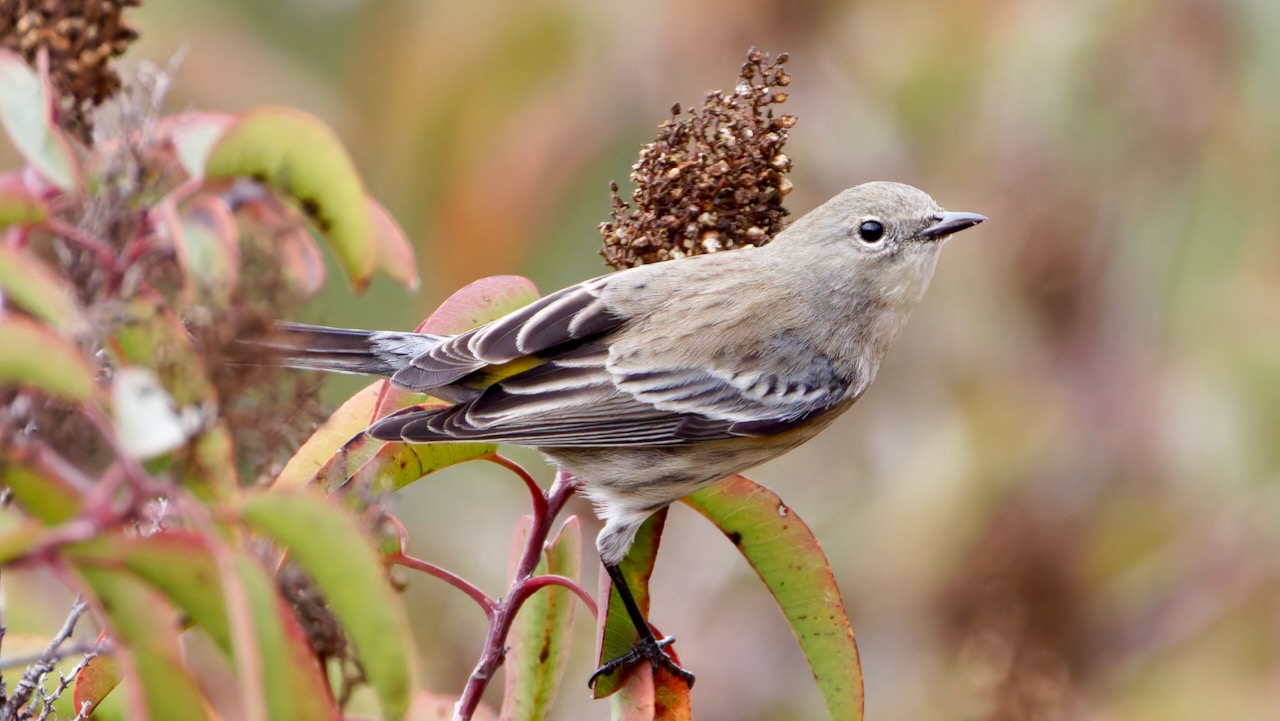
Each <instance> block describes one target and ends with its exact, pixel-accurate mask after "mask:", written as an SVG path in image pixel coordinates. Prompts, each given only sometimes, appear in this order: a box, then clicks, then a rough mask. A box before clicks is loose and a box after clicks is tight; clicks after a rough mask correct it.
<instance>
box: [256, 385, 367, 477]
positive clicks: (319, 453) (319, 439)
mask: <svg viewBox="0 0 1280 721" xmlns="http://www.w3.org/2000/svg"><path fill="white" fill-rule="evenodd" d="M383 385H384V383H383V382H382V381H376V382H374V383H370V384H369V385H367V386H365V387H364V388H363V389H361V390H360V391H359V392H357V393H356V394H355V395H353V396H351V397H350V398H348V399H347V400H346V402H344V403H343V404H342V405H341V406H338V410H336V411H334V412H333V415H331V416H329V419H328V420H326V421H325V422H324V424H323V425H321V426H320V427H319V428H317V429H316V431H315V433H312V434H311V437H310V438H308V439H307V440H306V442H305V443H303V444H302V446H301V447H300V448H298V450H297V451H296V452H295V453H294V454H293V457H292V458H290V459H289V462H288V463H286V464H285V466H284V470H282V471H280V475H279V476H277V477H276V481H275V488H277V489H288V488H302V487H303V486H306V485H307V484H308V483H310V482H312V480H313V479H315V480H316V482H317V483H318V484H320V485H321V487H327V486H328V485H330V483H331V482H332V479H335V478H339V477H340V480H338V481H337V483H339V484H340V483H341V482H342V481H345V480H346V479H347V478H348V477H350V475H351V474H352V473H354V472H355V471H356V470H357V469H359V467H360V466H361V465H363V464H364V463H365V461H367V460H368V459H369V458H372V457H373V454H374V453H376V452H377V449H378V447H379V445H377V444H375V443H374V442H372V439H368V440H366V439H365V437H364V436H362V435H357V434H359V433H360V431H362V430H364V429H365V428H367V427H368V426H369V423H370V422H371V421H372V419H373V408H374V405H375V404H376V403H377V402H378V393H379V391H380V390H381V389H382V387H383ZM348 444H350V445H351V447H350V448H347V447H346V446H347V445H348ZM366 449H367V450H366Z"/></svg>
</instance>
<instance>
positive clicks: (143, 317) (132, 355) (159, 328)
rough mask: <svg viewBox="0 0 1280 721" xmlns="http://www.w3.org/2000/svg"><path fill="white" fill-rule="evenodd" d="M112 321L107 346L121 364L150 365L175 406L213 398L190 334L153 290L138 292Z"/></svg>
mask: <svg viewBox="0 0 1280 721" xmlns="http://www.w3.org/2000/svg"><path fill="white" fill-rule="evenodd" d="M113 320H115V321H116V322H115V335H114V336H113V337H112V338H111V341H112V342H111V344H110V348H111V349H112V351H113V352H114V354H115V355H116V357H117V359H118V360H120V361H122V363H121V365H135V366H142V367H143V368H150V369H151V370H153V371H155V372H156V375H157V376H159V378H160V384H161V385H162V386H163V387H164V389H165V390H166V391H168V393H169V395H171V396H172V397H173V403H174V405H175V406H177V407H178V408H186V407H188V406H195V407H199V406H201V405H202V404H203V403H204V402H205V401H207V400H209V399H212V398H214V396H215V393H214V390H213V385H212V384H211V383H210V382H209V374H208V372H207V371H206V369H205V361H204V358H203V356H201V354H200V353H198V352H197V351H196V349H195V347H194V346H193V345H192V341H191V334H190V333H188V332H187V329H186V326H184V325H183V324H182V321H181V320H179V319H178V317H177V316H175V315H174V314H173V311H172V310H171V309H170V307H169V304H168V303H166V302H165V300H164V299H163V298H161V297H160V296H159V295H158V294H155V293H146V292H143V293H138V294H137V295H136V296H135V297H134V299H133V300H132V301H130V303H129V304H128V306H126V307H125V308H122V309H121V310H120V312H119V315H118V316H117V317H116V318H114V319H113Z"/></svg>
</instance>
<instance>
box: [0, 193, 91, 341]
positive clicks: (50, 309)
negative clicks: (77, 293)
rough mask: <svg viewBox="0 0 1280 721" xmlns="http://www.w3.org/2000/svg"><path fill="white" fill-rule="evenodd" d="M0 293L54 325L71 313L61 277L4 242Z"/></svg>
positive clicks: (64, 322)
mask: <svg viewBox="0 0 1280 721" xmlns="http://www.w3.org/2000/svg"><path fill="white" fill-rule="evenodd" d="M3 203H4V200H3V198H0V205H2V204H3ZM0 297H3V299H4V302H5V303H10V302H12V303H13V304H15V305H18V306H21V307H22V308H24V309H26V311H27V312H29V313H30V314H31V315H33V316H35V317H37V318H39V319H40V320H42V321H44V322H46V323H48V324H49V325H51V326H53V327H55V328H66V327H67V323H68V321H70V319H71V317H72V315H73V314H74V313H75V303H74V302H73V301H72V300H71V293H70V292H69V291H68V289H67V286H66V284H64V283H63V282H62V279H60V278H59V277H58V276H56V275H54V274H53V271H51V270H49V268H48V267H47V266H45V264H44V263H41V262H40V261H39V260H36V258H35V257H34V256H32V255H31V254H29V253H24V252H22V251H20V250H18V249H17V248H10V247H9V246H5V245H0Z"/></svg>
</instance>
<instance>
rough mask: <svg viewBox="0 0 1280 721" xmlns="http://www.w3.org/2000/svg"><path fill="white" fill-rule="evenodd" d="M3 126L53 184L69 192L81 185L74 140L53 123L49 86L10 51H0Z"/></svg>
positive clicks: (27, 157)
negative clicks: (73, 146)
mask: <svg viewBox="0 0 1280 721" xmlns="http://www.w3.org/2000/svg"><path fill="white" fill-rule="evenodd" d="M0 125H3V126H4V129H5V132H6V133H8V135H9V139H10V140H12V141H13V144H14V146H15V147H17V149H18V152H19V153H21V154H22V157H24V158H26V160H27V162H28V163H31V165H32V167H34V168H35V169H36V170H37V171H39V172H40V175H42V176H43V177H44V178H45V179H46V180H48V181H49V182H50V183H53V184H54V185H56V186H58V187H59V188H61V189H63V190H66V191H71V190H74V189H75V188H76V186H78V185H79V184H80V164H79V163H78V162H77V161H76V156H75V153H74V152H73V151H72V149H71V143H70V142H69V141H68V140H67V138H66V136H65V135H64V134H63V133H62V131H61V130H60V129H59V128H58V126H57V125H55V124H54V122H53V98H52V94H51V93H50V92H49V87H48V85H47V84H46V83H44V82H43V81H42V80H41V79H40V76H38V75H36V72H35V71H34V70H32V69H31V67H30V66H28V65H27V63H26V61H24V60H23V59H22V58H21V57H20V56H18V55H17V54H15V53H13V52H11V51H9V50H0Z"/></svg>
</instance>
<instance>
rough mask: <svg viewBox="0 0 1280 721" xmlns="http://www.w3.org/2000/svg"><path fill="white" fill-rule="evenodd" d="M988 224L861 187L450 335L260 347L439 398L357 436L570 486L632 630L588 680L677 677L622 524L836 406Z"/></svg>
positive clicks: (385, 335) (828, 417)
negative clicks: (476, 453) (788, 219)
mask: <svg viewBox="0 0 1280 721" xmlns="http://www.w3.org/2000/svg"><path fill="white" fill-rule="evenodd" d="M986 220H987V218H986V217H985V216H983V215H979V214H977V213H967V212H948V211H945V210H943V209H942V208H941V207H940V206H939V205H938V204H937V203H936V202H935V201H934V200H933V198H931V197H930V196H929V195H928V194H926V193H925V192H924V191H922V190H920V189H918V188H915V187H912V186H910V185H905V184H901V183H895V182H885V181H877V182H869V183H864V184H861V185H857V186H855V187H853V188H850V189H848V190H845V191H843V192H841V193H839V194H838V195H836V196H834V197H832V198H831V199H830V200H828V201H826V202H825V203H823V204H821V205H819V206H818V207H817V208H815V209H813V210H812V211H810V212H809V213H807V214H805V215H804V216H802V217H800V218H798V219H797V220H795V221H794V222H792V223H791V224H790V225H789V226H787V227H786V228H785V229H783V230H782V231H781V232H779V233H778V234H777V235H776V236H775V237H774V238H773V239H772V241H771V242H769V243H767V244H765V245H762V246H760V247H742V248H737V249H733V250H724V251H720V252H716V253H709V254H704V255H697V256H690V257H685V258H679V259H673V260H668V261H664V262H660V263H653V264H648V265H640V266H637V267H633V268H628V269H625V270H621V271H617V272H614V273H610V274H608V275H602V276H599V277H596V278H592V279H590V280H586V281H583V282H580V283H577V284H575V285H571V286H569V287H567V288H564V289H562V290H559V291H556V292H554V293H551V294H549V295H546V296H544V297H542V298H540V299H539V300H537V301H534V302H533V303H530V304H529V305H527V306H525V307H524V308H521V309H519V310H516V311H514V312H511V313H509V314H507V315H505V316H503V317H501V318H498V319H496V320H494V321H492V322H490V323H487V324H485V325H482V326H480V327H478V328H475V329H473V330H469V331H467V332H465V333H461V334H458V335H451V336H446V335H435V334H429V333H407V332H399V331H380V330H355V329H345V328H329V327H325V326H316V325H306V324H299V323H282V324H281V325H280V327H279V332H278V334H277V335H276V336H273V338H272V339H270V340H268V341H265V342H264V343H263V345H266V346H268V347H269V350H270V351H271V352H272V353H274V355H275V357H274V359H272V362H274V363H277V364H282V365H286V366H291V367H296V368H306V369H314V370H322V371H335V372H343V373H360V374H368V375H375V376H381V377H384V378H388V379H390V381H391V383H392V384H393V385H395V386H398V387H400V388H404V389H407V390H410V391H415V392H420V393H427V394H430V395H431V396H433V397H435V398H439V399H441V400H443V401H445V402H446V403H447V404H448V405H446V406H445V407H435V408H417V407H414V408H410V409H407V410H405V411H403V412H400V413H395V414H392V415H389V416H386V417H384V418H382V419H380V420H377V421H375V422H374V423H373V424H372V425H371V426H370V427H369V428H368V429H367V430H365V433H366V434H367V435H368V436H370V437H372V438H375V439H378V440H382V441H391V442H405V443H441V442H463V443H465V442H484V443H495V442H496V443H511V444H517V445H522V446H529V447H532V448H535V449H537V450H538V451H540V452H541V453H542V454H543V455H544V456H545V457H546V458H548V459H549V460H550V461H551V462H552V463H554V464H555V465H556V466H557V467H558V468H559V470H560V471H561V472H563V473H565V474H568V475H569V476H572V477H573V478H574V479H576V480H577V482H578V483H579V484H580V488H581V491H582V492H583V493H585V495H586V496H587V497H588V498H589V499H590V500H591V501H592V502H593V503H594V505H595V508H596V511H597V514H598V515H599V516H600V518H601V519H602V520H603V521H604V526H603V528H602V529H601V531H600V533H599V535H598V537H597V539H596V549H597V551H598V552H599V555H600V560H601V562H602V563H603V565H604V567H605V569H606V571H607V572H608V573H609V576H610V578H611V579H612V580H613V582H614V586H615V587H616V588H618V591H619V595H620V596H621V598H622V601H623V603H624V605H625V606H626V609H627V611H628V613H629V615H630V617H631V619H632V621H633V622H634V623H635V626H636V630H637V632H638V634H639V636H640V640H639V641H638V643H637V645H636V647H635V648H634V649H633V650H632V652H631V653H630V654H628V656H626V657H624V658H621V659H615V660H614V661H613V662H611V663H610V664H605V666H602V667H601V669H600V670H599V671H597V673H596V674H594V675H593V676H592V678H591V682H592V683H594V681H595V680H596V678H597V677H598V676H599V675H600V674H602V673H610V672H612V671H613V670H614V669H615V668H617V667H618V666H620V665H623V666H625V665H629V664H631V663H634V662H638V661H639V660H640V659H648V660H649V661H650V662H652V663H653V664H655V665H661V666H663V667H665V668H667V669H668V670H670V671H672V672H673V673H675V674H676V675H678V676H679V677H681V678H683V679H685V681H686V682H687V683H689V684H690V685H691V684H692V682H693V675H692V674H691V673H689V672H687V671H685V670H684V669H683V668H681V667H679V666H678V665H677V664H675V662H674V661H673V660H672V659H671V658H670V657H669V656H668V655H667V654H666V653H665V652H664V651H662V648H663V647H664V646H665V645H666V644H668V643H670V641H671V639H663V640H658V639H657V638H655V636H654V635H653V633H652V632H651V630H650V628H649V626H648V623H647V621H646V620H645V618H644V614H643V613H642V612H641V611H640V610H639V608H638V607H637V605H636V604H635V601H634V599H633V597H632V594H631V593H630V591H629V589H628V588H627V586H626V582H625V579H623V577H622V574H621V572H620V571H619V563H620V562H621V561H622V559H623V557H624V556H625V555H626V553H627V550H628V548H629V547H630V546H631V544H632V541H633V540H634V538H635V534H636V531H637V530H638V529H639V528H640V526H641V524H642V523H643V522H644V521H645V520H646V519H647V518H648V517H649V516H650V515H652V514H653V513H655V512H656V511H658V510H660V509H662V508H664V507H666V506H667V505H669V504H671V503H673V502H675V501H677V500H679V499H681V498H683V497H685V496H687V495H689V494H691V493H693V492H694V491H697V490H699V489H701V488H703V487H706V486H708V485H710V484H712V483H715V482H717V481H719V480H721V479H724V478H726V477H728V476H731V475H733V474H735V473H739V472H741V471H744V470H747V469H749V468H751V467H753V466H756V465H759V464H760V463H763V462H764V461H767V460H770V459H772V458H775V457H777V456H779V455H781V454H783V453H785V452H787V451H788V450H790V449H792V448H794V447H796V446H798V445H800V444H801V443H804V442H805V441H807V440H809V439H810V438H812V437H813V436H815V435H816V434H817V433H818V432H820V431H821V430H823V429H824V428H826V427H827V426H828V425H830V424H831V422H832V421H834V420H835V419H836V418H837V417H838V416H840V414H842V413H844V412H845V411H846V410H848V409H849V408H850V407H851V406H852V405H853V404H854V403H855V402H856V401H857V400H858V399H859V398H860V397H861V396H862V395H863V394H864V393H865V392H866V391H867V389H868V388H869V387H870V385H871V383H872V381H873V380H874V379H875V377H876V373H877V371H878V370H879V368H880V364H881V361H882V359H883V358H884V356H885V353H886V352H887V351H888V350H889V347H890V345H891V344H892V343H893V342H894V340H895V339H896V338H897V337H898V335H899V333H900V331H901V330H902V328H903V325H904V324H905V323H906V321H907V319H908V317H909V316H910V315H911V312H912V310H913V309H914V308H915V307H916V306H917V305H918V304H919V303H920V301H921V299H922V297H923V296H924V294H925V291H926V289H927V288H928V286H929V282H930V279H931V278H932V276H933V273H934V269H935V267H936V265H937V261H938V256H939V252H940V251H941V249H942V246H943V245H944V244H945V243H946V241H947V240H948V239H949V238H950V237H951V236H952V235H953V234H955V233H957V232H959V231H961V230H964V229H966V228H970V227H972V226H975V225H978V224H979V223H982V222H984V221H986Z"/></svg>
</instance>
